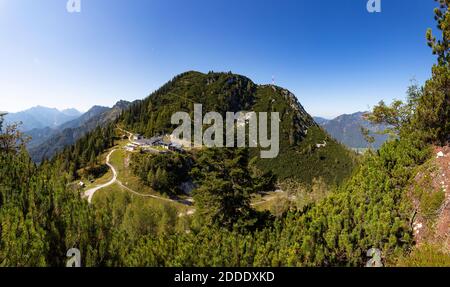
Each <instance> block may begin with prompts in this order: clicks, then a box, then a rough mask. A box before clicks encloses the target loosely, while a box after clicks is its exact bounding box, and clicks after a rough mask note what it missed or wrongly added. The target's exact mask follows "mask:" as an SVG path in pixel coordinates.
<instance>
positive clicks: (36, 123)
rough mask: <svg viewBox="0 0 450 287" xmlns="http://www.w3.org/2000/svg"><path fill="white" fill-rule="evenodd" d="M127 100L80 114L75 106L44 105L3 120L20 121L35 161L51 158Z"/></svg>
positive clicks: (113, 115)
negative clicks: (53, 106) (60, 107)
mask: <svg viewBox="0 0 450 287" xmlns="http://www.w3.org/2000/svg"><path fill="white" fill-rule="evenodd" d="M130 104H131V103H130V102H126V101H119V102H118V103H116V104H115V105H114V106H113V107H112V108H108V107H102V106H94V107H92V108H91V109H90V110H89V111H87V112H86V113H84V114H81V113H80V112H78V111H77V110H75V109H68V110H64V111H58V110H57V109H50V108H45V107H35V108H31V109H29V110H26V111H23V112H19V113H15V114H8V115H7V116H6V120H5V123H16V122H22V125H21V130H22V131H23V132H24V133H25V135H27V136H29V137H30V141H29V142H28V143H27V149H28V151H29V153H30V155H31V157H32V159H33V160H34V161H35V162H40V161H41V160H42V159H43V158H51V157H52V156H53V155H55V154H56V153H57V152H58V151H60V150H62V149H63V148H64V147H66V146H68V145H71V144H74V143H75V142H76V141H77V140H78V139H80V138H81V137H82V136H84V135H85V134H86V133H88V132H90V131H92V130H93V129H95V128H96V127H98V126H104V125H106V124H108V123H110V122H112V121H114V120H116V119H117V117H119V115H120V114H121V113H122V111H123V110H125V109H126V108H128V107H129V105H130Z"/></svg>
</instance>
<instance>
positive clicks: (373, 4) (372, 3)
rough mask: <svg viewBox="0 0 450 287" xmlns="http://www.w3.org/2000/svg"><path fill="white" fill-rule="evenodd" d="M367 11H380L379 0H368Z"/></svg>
mask: <svg viewBox="0 0 450 287" xmlns="http://www.w3.org/2000/svg"><path fill="white" fill-rule="evenodd" d="M367 11H368V12H369V13H380V12H381V0H369V1H368V2H367Z"/></svg>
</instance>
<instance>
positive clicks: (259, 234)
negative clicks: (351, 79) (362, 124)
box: [0, 1, 450, 267]
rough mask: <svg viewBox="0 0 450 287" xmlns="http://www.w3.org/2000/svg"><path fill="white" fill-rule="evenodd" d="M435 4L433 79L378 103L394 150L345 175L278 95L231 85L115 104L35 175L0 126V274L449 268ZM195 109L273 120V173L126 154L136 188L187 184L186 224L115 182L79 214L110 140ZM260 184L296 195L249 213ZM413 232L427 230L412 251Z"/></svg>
mask: <svg viewBox="0 0 450 287" xmlns="http://www.w3.org/2000/svg"><path fill="white" fill-rule="evenodd" d="M439 4H440V5H439V6H438V8H436V10H435V20H436V21H437V23H438V29H437V30H436V31H437V32H438V34H434V33H432V32H431V30H430V31H429V32H428V33H427V40H428V45H429V46H430V47H431V48H432V50H433V53H434V54H435V55H436V56H437V63H436V64H434V65H433V67H432V76H431V78H430V79H429V80H427V81H426V83H425V84H424V86H423V87H419V86H417V85H413V86H411V87H410V88H409V89H408V97H407V99H406V101H404V102H402V101H394V102H393V103H392V104H389V105H387V104H385V103H384V102H380V103H379V104H378V105H376V106H375V107H374V109H373V110H372V111H370V112H369V113H368V115H367V119H368V120H369V121H370V122H371V123H372V124H383V125H386V126H389V128H390V131H391V132H392V133H394V134H395V135H396V137H395V138H394V139H393V140H391V141H387V142H385V143H384V144H383V145H382V146H381V147H380V148H379V149H378V150H369V151H368V152H367V153H365V154H364V155H363V156H361V157H359V158H358V162H357V165H356V166H355V167H354V166H353V164H352V163H353V161H352V157H351V154H350V153H348V151H347V150H346V149H345V148H343V147H342V146H341V145H340V144H338V143H336V142H334V141H333V140H330V139H329V138H328V136H327V134H326V132H324V131H323V130H322V129H321V128H319V127H318V126H317V124H316V123H315V122H314V120H313V119H312V118H311V117H310V116H309V115H308V114H307V113H306V112H305V111H304V109H303V108H302V107H301V105H300V104H299V103H297V101H296V99H295V97H294V96H293V95H291V94H290V93H289V92H288V91H286V90H284V89H282V88H279V87H275V86H270V85H266V86H258V85H255V84H253V83H252V82H251V81H250V80H249V79H248V78H245V77H242V76H237V75H233V74H230V73H209V74H201V73H198V72H188V73H185V74H182V75H180V76H177V77H176V78H174V80H172V81H171V82H169V83H168V84H166V85H164V86H163V87H162V88H161V89H160V90H158V91H156V92H155V93H153V94H152V95H151V96H150V97H148V98H147V99H145V100H143V101H139V102H136V103H134V104H132V105H131V106H130V107H129V108H126V107H125V106H127V105H128V104H126V103H122V104H123V106H122V104H120V105H119V106H120V107H118V108H117V109H116V112H115V114H114V116H111V117H107V118H109V120H104V121H103V124H101V125H98V124H96V127H95V128H93V129H92V131H90V132H87V133H86V134H85V135H84V136H82V137H81V138H80V139H79V140H77V141H76V142H75V143H74V144H72V145H70V146H67V147H66V148H64V150H63V151H61V152H59V153H57V156H55V157H53V159H52V160H51V161H43V162H42V164H40V165H36V164H35V163H34V162H33V161H32V160H31V158H30V156H29V154H28V152H27V151H26V149H25V143H24V138H23V135H22V133H21V132H20V131H18V130H17V129H16V128H15V127H14V126H8V125H4V124H3V119H2V116H0V175H1V176H0V266H22V267H23V266H65V264H66V260H67V257H66V252H67V250H69V249H71V248H77V249H79V251H80V254H81V256H82V265H83V266H88V267H90V266H97V267H98V266H100V267H103V266H108V267H117V266H158V267H191V266H192V267H200V266H213V267H218V266H221V267H252V266H275V267H283V266H294V267H301V266H314V267H316V266H325V267H329V266H365V265H366V263H368V259H370V258H368V257H367V254H368V250H371V249H373V248H376V249H378V250H379V251H380V254H381V256H380V258H377V260H379V261H380V262H377V263H378V264H383V265H385V266H447V267H448V266H450V252H449V250H448V242H449V240H450V233H449V228H448V224H447V225H445V224H444V225H442V226H443V228H442V229H441V230H438V231H439V233H438V234H437V235H438V236H436V234H435V232H436V230H433V228H436V224H435V223H436V219H437V218H444V219H446V220H448V218H449V216H450V209H449V208H448V202H449V200H450V194H449V192H448V189H447V187H448V186H447V187H446V185H445V182H444V186H443V185H442V182H441V181H437V179H441V176H445V174H444V175H442V173H444V172H445V173H446V174H448V172H447V170H446V168H447V167H448V159H449V156H450V153H449V148H448V146H450V92H449V91H450V82H449V81H448V79H449V78H450V26H449V25H446V24H447V22H448V19H450V9H449V1H440V3H439ZM193 102H198V103H203V104H204V111H208V110H216V111H219V112H224V111H229V110H230V111H237V110H254V111H279V112H280V114H281V116H282V120H281V123H280V126H281V141H282V143H281V147H282V149H281V153H280V156H279V159H277V160H269V161H268V162H265V161H264V160H260V159H258V158H257V157H256V155H255V154H252V153H253V152H255V151H251V150H250V149H247V148H203V149H199V150H195V151H193V152H190V151H187V152H186V153H158V154H149V153H144V152H141V151H135V152H133V153H131V154H127V157H125V158H116V160H117V162H116V163H115V164H121V169H125V166H128V168H129V169H132V170H133V172H134V173H137V174H139V180H136V183H137V184H139V186H140V187H142V188H143V187H144V186H147V185H150V186H152V187H154V188H155V189H157V188H160V187H163V188H167V189H168V190H169V191H171V189H172V188H173V186H172V183H173V182H172V180H174V181H178V180H180V181H182V180H185V179H186V178H187V177H192V178H193V179H194V180H195V183H196V187H195V190H194V191H193V198H194V200H193V201H192V202H191V203H192V204H193V207H194V208H195V212H194V213H192V214H190V215H189V214H187V213H185V212H180V211H185V208H186V206H184V205H183V206H181V207H180V206H179V202H178V201H177V202H175V203H174V202H173V201H170V202H169V201H168V198H167V197H166V198H161V197H157V196H156V195H154V194H153V193H152V194H144V195H151V196H141V195H142V194H140V193H139V192H129V191H130V190H129V188H128V187H127V185H126V184H127V183H126V182H123V183H116V184H115V185H114V186H109V187H107V189H105V190H104V192H101V193H99V194H98V195H96V197H95V198H94V201H93V202H92V204H88V201H87V200H86V198H83V197H82V194H83V193H82V191H83V190H82V188H81V187H79V185H78V182H79V180H80V174H81V171H84V170H86V169H87V168H89V167H91V166H92V167H96V166H98V165H101V164H103V163H104V157H105V153H108V154H109V155H111V153H112V152H113V151H117V152H119V149H120V152H123V153H125V151H124V150H123V149H122V148H121V147H122V146H120V145H118V144H117V142H120V141H122V142H128V140H127V139H126V137H125V133H126V132H124V131H123V130H121V129H120V128H126V129H129V130H131V131H133V132H141V133H143V134H145V135H147V136H153V135H154V134H156V133H167V132H170V131H171V129H173V126H171V125H170V124H169V123H170V116H171V114H172V113H173V112H175V111H180V110H185V111H187V112H189V113H191V112H192V106H191V105H192V103H193ZM124 108H126V111H125V112H122V110H123V109H124ZM119 114H121V115H120V116H119ZM95 118H96V117H94V118H92V119H91V120H93V119H95ZM324 141H325V142H326V144H325V143H324ZM317 143H319V144H320V147H317ZM444 147H445V148H444ZM437 150H440V151H441V154H440V155H439V154H438V155H437V157H438V159H439V161H437V158H436V154H435V152H436V151H437ZM442 152H445V153H446V154H444V153H442ZM106 157H108V156H106ZM330 159H331V161H330ZM436 164H441V166H440V167H441V168H442V169H436V166H435V165H436ZM185 167H188V168H187V169H186V168H185ZM255 167H256V169H255ZM303 168H304V169H303ZM117 169H119V168H117ZM305 169H310V171H306V170H305ZM336 169H343V170H344V172H342V171H337V170H336ZM437 170H438V171H439V172H438V176H439V177H435V176H436V175H435V174H436V171H437ZM260 171H263V172H260ZM270 171H272V172H273V175H274V176H275V177H277V179H278V180H283V179H289V180H292V181H299V182H301V183H302V186H301V187H302V188H301V190H299V191H297V190H295V189H294V188H292V187H290V186H289V185H285V187H286V190H285V192H286V193H287V195H288V197H287V200H289V203H287V204H286V205H281V204H280V202H277V208H279V209H281V211H280V212H277V213H273V212H270V211H268V210H258V209H257V208H256V207H255V206H254V205H252V204H251V196H252V194H254V193H255V192H256V191H258V190H259V189H260V188H261V186H262V185H266V184H267V185H273V184H274V177H272V176H270ZM121 172H124V170H121ZM267 175H269V176H270V177H269V178H268V180H267V181H265V182H261V181H260V180H261V179H264V178H265V176H267ZM324 175H327V176H324ZM317 176H322V177H323V178H324V180H327V181H328V182H329V183H341V184H340V185H338V186H335V185H333V184H332V185H331V186H330V185H327V186H326V191H325V192H323V193H322V194H321V196H320V197H316V198H314V200H305V198H306V199H308V198H310V197H311V196H314V195H315V193H316V187H315V184H314V183H315V182H316V181H314V180H313V184H312V186H308V185H307V183H308V181H309V179H310V178H311V177H312V178H314V177H317ZM346 176H347V177H348V179H347V180H344V178H345V177H346ZM111 177H113V175H112V174H111ZM100 179H101V180H105V179H106V180H109V178H108V176H105V177H104V178H100ZM130 179H131V177H130ZM133 180H135V179H134V178H133ZM141 184H144V185H141ZM161 199H162V200H161ZM291 201H295V203H292V202H291ZM418 220H420V221H418ZM442 222H444V223H446V222H448V221H442ZM419 223H420V224H419ZM422 223H424V224H425V225H427V226H429V227H430V229H429V230H427V234H426V236H428V237H427V238H420V239H421V244H417V242H418V237H417V235H418V234H419V233H418V232H417V230H418V229H420V227H419V226H421V224H422ZM425 239H428V241H427V240H425ZM369 262H370V261H369Z"/></svg>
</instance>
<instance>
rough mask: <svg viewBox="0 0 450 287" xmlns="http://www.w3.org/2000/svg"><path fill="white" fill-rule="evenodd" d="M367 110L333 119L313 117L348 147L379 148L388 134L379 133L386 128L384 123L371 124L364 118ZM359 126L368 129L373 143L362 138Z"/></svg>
mask: <svg viewBox="0 0 450 287" xmlns="http://www.w3.org/2000/svg"><path fill="white" fill-rule="evenodd" d="M364 114H367V112H357V113H354V114H349V115H341V116H338V117H336V118H334V119H331V120H327V119H324V118H316V117H315V118H314V119H315V120H316V122H317V123H318V124H319V125H320V126H321V127H323V128H324V129H325V130H326V131H327V132H328V133H329V134H330V135H331V136H332V137H333V138H334V139H336V140H337V141H338V142H340V143H342V144H344V145H345V146H347V147H349V148H368V147H369V146H371V147H373V148H376V149H378V148H380V147H381V145H382V144H383V143H384V142H385V141H386V140H387V139H388V137H389V136H388V135H383V134H380V132H383V131H384V130H385V129H386V126H385V125H373V124H371V123H370V122H369V121H368V120H366V119H364ZM361 127H362V128H365V129H368V130H369V131H370V136H373V137H374V140H375V141H374V143H373V144H369V143H368V142H367V141H366V139H365V138H364V136H363V134H362V132H361Z"/></svg>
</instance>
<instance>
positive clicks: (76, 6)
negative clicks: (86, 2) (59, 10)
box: [66, 0, 81, 13]
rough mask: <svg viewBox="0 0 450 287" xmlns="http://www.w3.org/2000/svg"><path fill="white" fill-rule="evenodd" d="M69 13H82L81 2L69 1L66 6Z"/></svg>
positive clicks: (78, 0) (79, 0)
mask: <svg viewBox="0 0 450 287" xmlns="http://www.w3.org/2000/svg"><path fill="white" fill-rule="evenodd" d="M66 9H67V12H69V13H80V12H81V0H68V1H67V4H66Z"/></svg>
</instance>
